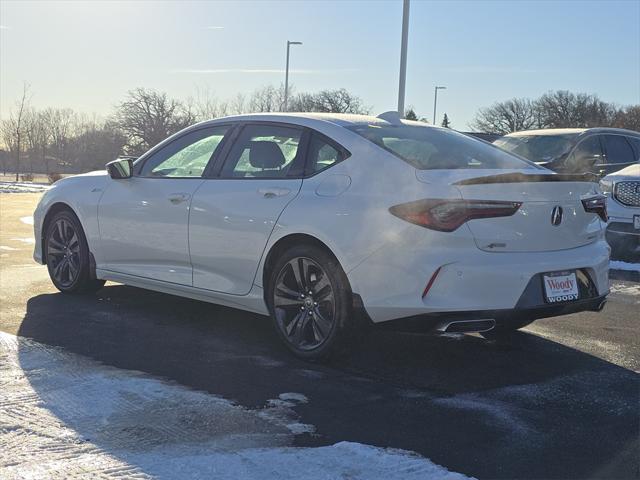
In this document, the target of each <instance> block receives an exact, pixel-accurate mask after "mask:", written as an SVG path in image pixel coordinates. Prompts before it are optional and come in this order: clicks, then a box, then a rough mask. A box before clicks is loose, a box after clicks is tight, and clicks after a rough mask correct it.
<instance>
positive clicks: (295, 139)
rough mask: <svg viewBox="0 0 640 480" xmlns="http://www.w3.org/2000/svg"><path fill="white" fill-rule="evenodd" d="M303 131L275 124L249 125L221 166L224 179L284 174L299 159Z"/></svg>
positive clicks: (269, 176) (277, 176) (280, 175)
mask: <svg viewBox="0 0 640 480" xmlns="http://www.w3.org/2000/svg"><path fill="white" fill-rule="evenodd" d="M301 136H302V130H299V129H297V128H291V127H281V126H278V125H248V126H246V127H244V129H243V130H242V133H241V134H240V136H239V137H238V139H237V140H236V142H235V144H234V146H233V148H232V149H231V152H229V156H228V157H227V160H226V161H225V164H224V166H223V168H222V176H223V177H225V178H280V177H286V176H287V174H288V173H289V171H290V169H291V167H292V166H293V164H294V163H295V160H296V159H297V158H298V146H299V145H300V138H301Z"/></svg>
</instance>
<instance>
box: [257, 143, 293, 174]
mask: <svg viewBox="0 0 640 480" xmlns="http://www.w3.org/2000/svg"><path fill="white" fill-rule="evenodd" d="M249 163H250V164H251V166H252V167H254V168H263V169H274V168H280V167H281V166H282V165H284V164H285V158H284V155H283V154H282V150H280V147H279V146H278V144H277V143H274V142H266V141H257V142H251V143H250V144H249Z"/></svg>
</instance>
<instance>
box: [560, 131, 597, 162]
mask: <svg viewBox="0 0 640 480" xmlns="http://www.w3.org/2000/svg"><path fill="white" fill-rule="evenodd" d="M567 162H568V164H569V165H572V166H575V167H586V168H588V167H591V166H593V165H599V164H601V163H602V147H601V146H600V137H599V136H598V135H592V136H591V137H588V138H585V139H584V140H582V141H581V142H580V143H578V145H576V148H574V150H573V152H571V155H569V157H568V159H567Z"/></svg>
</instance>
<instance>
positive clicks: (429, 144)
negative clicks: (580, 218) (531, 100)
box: [347, 124, 534, 170]
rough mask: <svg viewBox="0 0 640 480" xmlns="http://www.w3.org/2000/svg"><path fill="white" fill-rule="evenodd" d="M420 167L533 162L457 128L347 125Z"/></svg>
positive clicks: (504, 166) (522, 165) (505, 166)
mask: <svg viewBox="0 0 640 480" xmlns="http://www.w3.org/2000/svg"><path fill="white" fill-rule="evenodd" d="M347 128H348V129H349V130H351V131H353V132H355V133H357V134H358V135H361V136H362V137H364V138H366V139H367V140H369V141H371V142H373V143H375V144H376V145H378V146H379V147H382V148H384V149H385V150H387V151H388V152H391V153H392V154H394V155H395V156H397V157H400V158H401V159H402V160H405V161H406V162H408V163H410V164H411V165H413V166H414V167H416V168H418V169H420V170H445V169H446V170H449V169H514V168H515V169H519V168H526V167H531V166H532V165H534V164H532V163H530V162H527V161H526V160H524V159H521V158H519V157H516V156H514V155H511V154H510V153H507V152H505V151H503V150H500V149H499V148H497V147H494V146H493V145H491V144H489V143H486V142H483V141H481V140H476V139H475V138H471V137H468V136H466V135H463V134H461V133H458V132H455V131H453V130H448V129H443V128H432V127H427V126H424V127H422V126H410V125H375V124H364V125H356V126H352V127H347Z"/></svg>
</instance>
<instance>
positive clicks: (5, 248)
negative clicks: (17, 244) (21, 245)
mask: <svg viewBox="0 0 640 480" xmlns="http://www.w3.org/2000/svg"><path fill="white" fill-rule="evenodd" d="M0 250H6V251H8V252H13V251H16V250H18V249H17V248H13V247H8V246H6V245H0Z"/></svg>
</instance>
